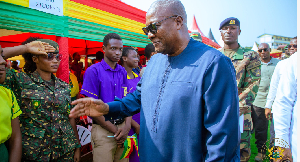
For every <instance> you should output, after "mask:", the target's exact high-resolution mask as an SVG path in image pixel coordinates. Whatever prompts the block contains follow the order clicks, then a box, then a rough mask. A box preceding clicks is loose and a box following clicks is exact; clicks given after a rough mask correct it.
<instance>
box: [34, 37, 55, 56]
mask: <svg viewBox="0 0 300 162" xmlns="http://www.w3.org/2000/svg"><path fill="white" fill-rule="evenodd" d="M36 41H41V42H45V43H49V45H51V46H53V47H54V48H55V51H54V52H53V53H59V46H58V44H57V43H56V42H55V41H53V40H50V39H37V40H36Z"/></svg>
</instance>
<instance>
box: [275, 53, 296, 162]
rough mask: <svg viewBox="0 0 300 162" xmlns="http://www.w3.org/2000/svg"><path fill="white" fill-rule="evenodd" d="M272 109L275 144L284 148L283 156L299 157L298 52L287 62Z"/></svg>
mask: <svg viewBox="0 0 300 162" xmlns="http://www.w3.org/2000/svg"><path fill="white" fill-rule="evenodd" d="M285 69H286V70H285V73H283V74H282V75H281V77H280V80H279V84H278V89H277V93H276V98H275V100H274V103H273V106H272V108H273V109H272V111H273V115H274V128H275V138H277V139H278V140H276V141H275V146H279V147H281V148H284V152H283V155H284V156H283V158H282V159H281V160H284V159H289V160H295V161H296V159H297V139H296V138H297V53H295V54H293V55H292V56H291V57H290V58H289V59H287V61H286V62H285Z"/></svg>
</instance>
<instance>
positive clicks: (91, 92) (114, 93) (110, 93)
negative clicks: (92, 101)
mask: <svg viewBox="0 0 300 162" xmlns="http://www.w3.org/2000/svg"><path fill="white" fill-rule="evenodd" d="M83 78H84V79H83V85H82V88H81V92H80V93H81V94H83V95H85V96H88V97H93V98H96V99H101V100H102V101H103V102H105V103H107V102H111V101H114V99H115V97H118V98H123V97H124V96H126V94H127V85H128V83H127V72H126V70H125V69H124V68H123V67H122V66H120V65H119V64H117V66H116V68H115V69H112V68H111V67H110V66H109V65H108V64H107V63H106V62H105V61H104V60H102V61H101V62H99V63H96V64H94V65H92V66H90V67H89V68H87V69H86V71H85V74H84V77H83Z"/></svg>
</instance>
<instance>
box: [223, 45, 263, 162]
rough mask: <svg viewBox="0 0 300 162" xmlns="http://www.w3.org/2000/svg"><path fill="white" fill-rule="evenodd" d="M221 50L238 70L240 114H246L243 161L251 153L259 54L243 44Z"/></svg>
mask: <svg viewBox="0 0 300 162" xmlns="http://www.w3.org/2000/svg"><path fill="white" fill-rule="evenodd" d="M219 50H220V51H221V52H222V53H223V54H225V55H226V56H227V57H229V58H230V59H231V61H232V63H233V65H234V68H235V70H236V82H237V86H238V93H239V107H240V115H242V114H244V130H243V133H242V134H241V144H240V149H241V155H240V156H241V161H248V160H249V158H250V155H251V148H250V138H251V130H252V118H251V105H252V103H253V102H254V99H255V96H256V93H257V91H258V86H259V81H260V74H261V71H260V70H261V69H260V65H261V63H260V60H259V55H258V54H257V53H256V52H254V51H251V50H248V49H245V48H242V47H241V46H239V48H238V49H235V50H227V49H226V50H224V48H222V49H219Z"/></svg>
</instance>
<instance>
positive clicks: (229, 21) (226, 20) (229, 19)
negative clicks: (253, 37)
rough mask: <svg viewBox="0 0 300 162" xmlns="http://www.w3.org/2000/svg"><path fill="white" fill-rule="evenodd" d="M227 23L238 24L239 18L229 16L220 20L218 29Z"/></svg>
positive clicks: (227, 24)
mask: <svg viewBox="0 0 300 162" xmlns="http://www.w3.org/2000/svg"><path fill="white" fill-rule="evenodd" d="M229 25H236V26H240V20H239V19H237V18H235V17H229V18H227V19H225V20H223V21H222V22H221V24H220V28H219V30H221V29H222V28H223V27H224V26H229Z"/></svg>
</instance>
